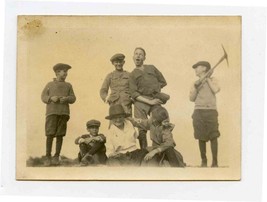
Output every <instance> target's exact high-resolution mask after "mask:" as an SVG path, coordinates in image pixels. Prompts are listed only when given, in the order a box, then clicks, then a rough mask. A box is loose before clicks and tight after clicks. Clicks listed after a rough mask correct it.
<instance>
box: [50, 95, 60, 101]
mask: <svg viewBox="0 0 267 202" xmlns="http://www.w3.org/2000/svg"><path fill="white" fill-rule="evenodd" d="M58 98H59V97H58V96H52V97H51V98H50V100H51V101H52V102H57V101H58Z"/></svg>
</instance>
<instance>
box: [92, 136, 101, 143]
mask: <svg viewBox="0 0 267 202" xmlns="http://www.w3.org/2000/svg"><path fill="white" fill-rule="evenodd" d="M93 140H95V141H98V142H99V141H102V138H101V137H100V136H97V137H93Z"/></svg>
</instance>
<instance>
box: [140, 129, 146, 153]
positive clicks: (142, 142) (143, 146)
mask: <svg viewBox="0 0 267 202" xmlns="http://www.w3.org/2000/svg"><path fill="white" fill-rule="evenodd" d="M146 133H147V131H146V130H143V129H139V136H138V139H139V144H140V148H141V149H146V148H147V139H146Z"/></svg>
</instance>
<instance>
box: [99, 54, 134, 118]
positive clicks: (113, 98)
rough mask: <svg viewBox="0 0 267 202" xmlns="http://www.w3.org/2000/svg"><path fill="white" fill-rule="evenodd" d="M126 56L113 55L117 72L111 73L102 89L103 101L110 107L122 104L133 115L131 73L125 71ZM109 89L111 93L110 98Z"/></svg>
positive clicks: (112, 61) (112, 59)
mask: <svg viewBox="0 0 267 202" xmlns="http://www.w3.org/2000/svg"><path fill="white" fill-rule="evenodd" d="M124 58H125V56H124V55H123V54H121V53H117V54H115V55H113V56H112V57H111V59H110V61H111V63H112V64H113V65H114V67H115V70H114V71H113V72H111V73H109V74H108V75H107V76H106V78H105V80H104V82H103V84H102V87H101V89H100V97H101V99H102V100H103V101H104V102H106V103H108V104H109V105H110V106H112V105H115V104H121V105H122V107H123V109H124V111H125V112H126V113H127V114H132V100H131V97H130V92H129V72H127V71H125V70H123V65H124V63H125V61H124ZM109 88H110V90H111V93H110V95H109V97H108V98H107V96H108V91H109Z"/></svg>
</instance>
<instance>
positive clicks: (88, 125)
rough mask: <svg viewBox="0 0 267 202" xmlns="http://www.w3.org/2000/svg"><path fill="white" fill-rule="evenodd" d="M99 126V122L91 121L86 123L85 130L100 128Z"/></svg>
mask: <svg viewBox="0 0 267 202" xmlns="http://www.w3.org/2000/svg"><path fill="white" fill-rule="evenodd" d="M100 124H101V123H100V121H98V120H94V119H92V120H90V121H87V123H86V126H87V128H89V127H91V126H97V127H100Z"/></svg>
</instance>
